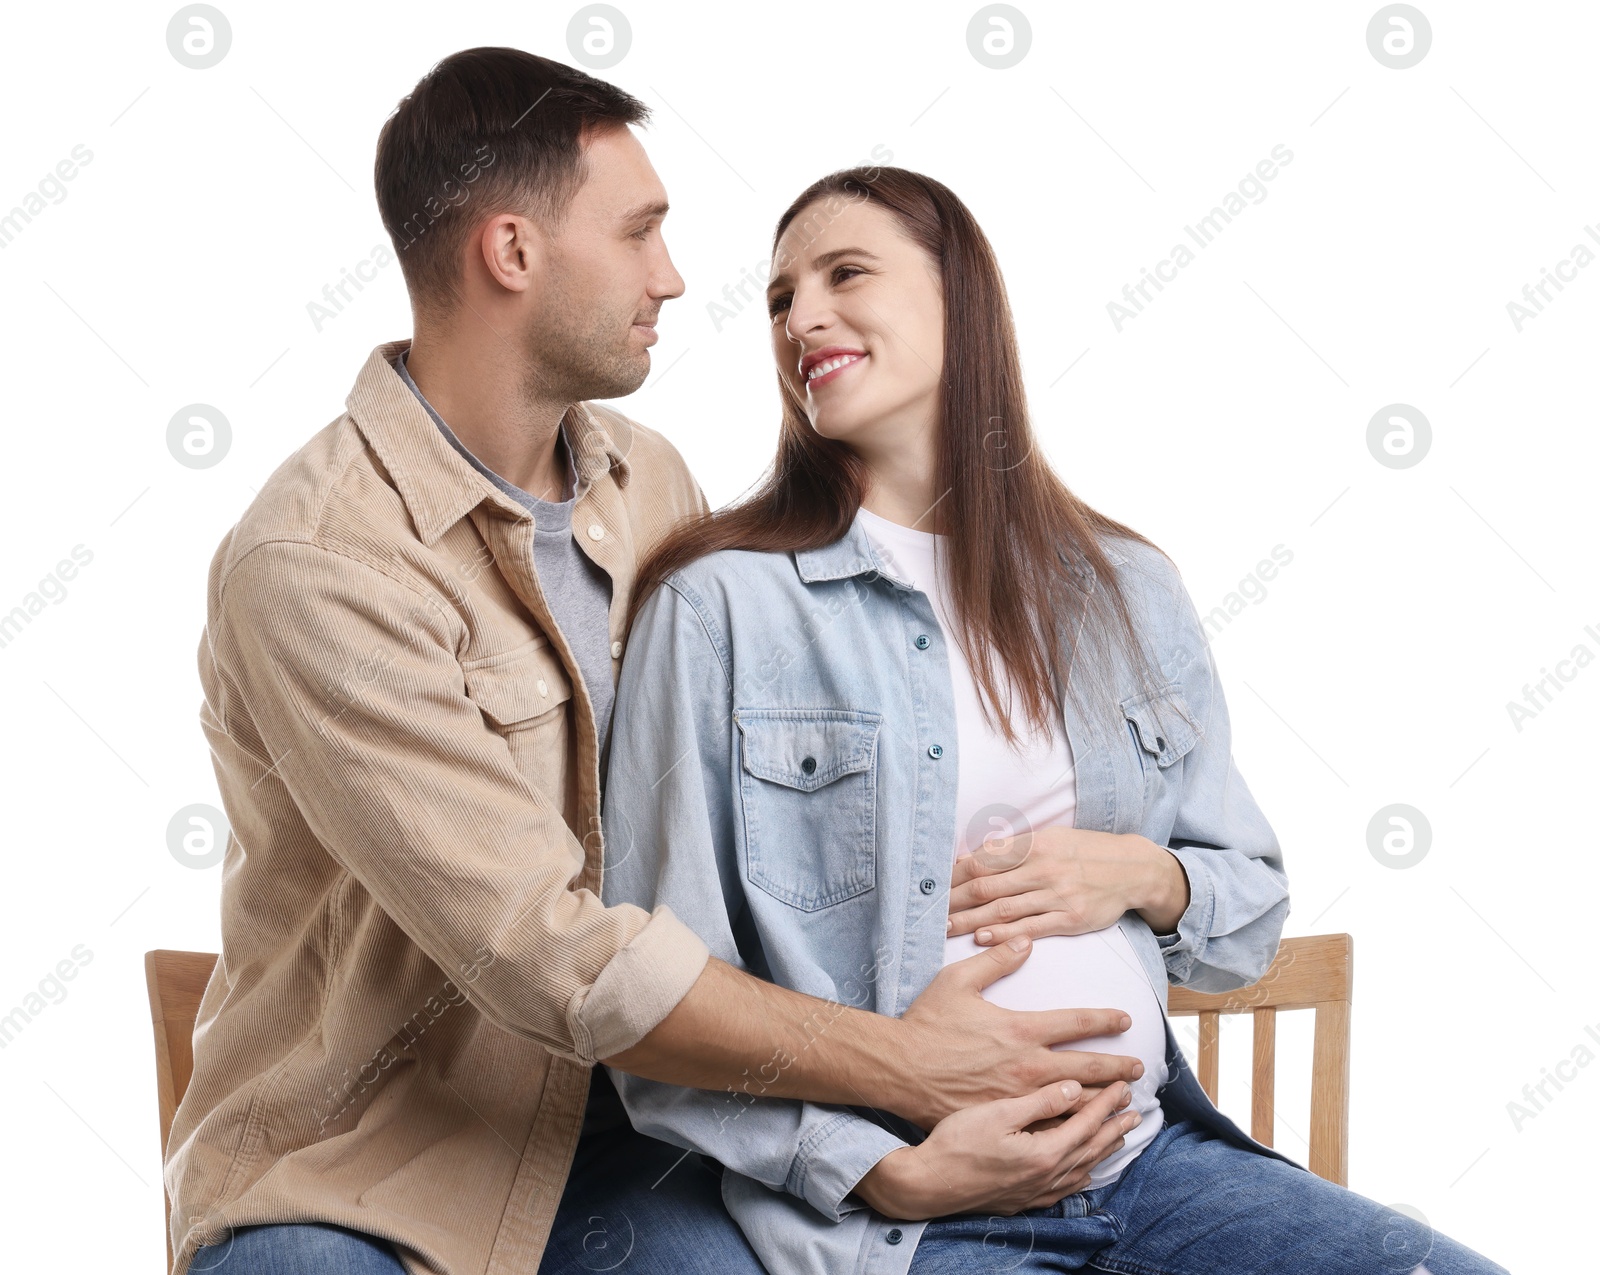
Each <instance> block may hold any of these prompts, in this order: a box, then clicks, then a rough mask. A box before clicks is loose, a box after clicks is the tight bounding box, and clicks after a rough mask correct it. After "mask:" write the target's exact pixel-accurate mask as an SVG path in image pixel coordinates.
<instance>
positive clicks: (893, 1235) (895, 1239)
mask: <svg viewBox="0 0 1600 1275" xmlns="http://www.w3.org/2000/svg"><path fill="white" fill-rule="evenodd" d="M883 1238H884V1239H886V1240H888V1241H889V1243H891V1244H898V1243H899V1242H900V1241H901V1240H903V1239H905V1235H904V1234H903V1233H902V1232H901V1230H900V1228H899V1227H898V1226H897V1227H895V1228H894V1230H892V1231H890V1232H889V1233H888V1234H887V1235H885V1236H884V1237H883Z"/></svg>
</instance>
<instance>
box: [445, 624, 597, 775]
mask: <svg viewBox="0 0 1600 1275" xmlns="http://www.w3.org/2000/svg"><path fill="white" fill-rule="evenodd" d="M461 673H462V676H463V678H464V679H465V680H466V687H467V695H468V696H469V697H470V698H471V699H472V701H473V702H474V703H475V704H477V706H478V707H479V709H481V710H482V712H483V715H484V718H485V719H486V724H487V725H488V727H489V729H491V730H493V731H494V732H495V733H496V734H498V735H501V736H504V737H505V740H506V743H507V745H508V746H509V747H510V750H511V756H512V760H513V761H515V762H516V765H517V769H518V770H520V771H521V772H522V773H523V775H524V776H526V777H527V779H528V781H529V782H530V783H531V784H532V785H533V786H534V787H535V788H537V789H539V790H540V791H541V792H543V793H544V794H545V795H546V796H548V797H549V798H550V799H551V801H552V802H553V803H554V804H556V805H558V806H564V805H565V802H566V798H567V778H568V759H567V753H568V751H569V750H568V743H569V742H570V732H569V730H568V723H567V707H568V702H569V701H570V700H571V699H572V680H571V679H570V678H569V677H568V676H567V673H566V670H565V669H564V668H562V666H561V657H560V656H559V655H557V654H556V650H555V648H554V647H553V646H551V645H550V643H549V641H548V640H547V639H545V638H543V637H539V638H535V639H534V640H533V641H531V642H529V643H527V644H526V645H524V646H519V647H515V648H513V649H512V650H509V651H503V652H501V653H500V654H498V655H490V656H486V657H485V658H483V659H481V660H476V661H473V662H472V663H470V664H464V665H462V667H461Z"/></svg>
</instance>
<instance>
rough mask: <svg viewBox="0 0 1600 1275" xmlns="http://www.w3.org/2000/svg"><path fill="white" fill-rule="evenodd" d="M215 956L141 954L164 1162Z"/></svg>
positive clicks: (169, 1240)
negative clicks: (152, 1031) (153, 1046)
mask: <svg viewBox="0 0 1600 1275" xmlns="http://www.w3.org/2000/svg"><path fill="white" fill-rule="evenodd" d="M216 963H217V955H216V953H215V952H168V951H154V952H146V953H145V954H144V981H145V984H146V986H147V987H148V988H149V991H150V1021H151V1023H152V1024H153V1025H154V1027H155V1035H156V1101H157V1104H158V1106H159V1109H160V1112H161V1156H162V1159H163V1160H165V1159H166V1154H167V1138H168V1137H169V1136H170V1135H171V1133H172V1117H173V1113H174V1112H176V1111H177V1109H178V1103H179V1102H180V1101H182V1099H183V1094H184V1090H186V1089H188V1087H189V1077H190V1076H191V1075H193V1074H194V1020H195V1015H196V1014H198V1013H199V1012H200V997H201V996H203V995H204V994H205V990H206V983H207V981H208V980H209V979H210V978H211V970H212V967H213V966H215V965H216ZM166 1194H167V1193H166V1189H165V1187H163V1188H162V1192H161V1195H162V1198H163V1199H164V1200H166V1214H165V1216H166V1220H167V1227H166V1231H167V1270H168V1272H169V1273H170V1272H171V1270H172V1201H171V1200H170V1199H167V1198H166Z"/></svg>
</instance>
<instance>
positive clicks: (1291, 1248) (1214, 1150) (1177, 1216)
mask: <svg viewBox="0 0 1600 1275" xmlns="http://www.w3.org/2000/svg"><path fill="white" fill-rule="evenodd" d="M891 1234H892V1233H891ZM1083 1269H1087V1270H1090V1271H1115V1272H1122V1273H1124V1275H1283V1273H1284V1272H1293V1273H1294V1275H1402V1273H1406V1275H1409V1273H1410V1272H1417V1275H1423V1272H1431V1275H1507V1272H1506V1270H1505V1268H1504V1267H1503V1266H1497V1265H1495V1263H1493V1262H1491V1261H1489V1260H1488V1259H1487V1258H1484V1257H1481V1256H1479V1255H1478V1254H1477V1253H1474V1252H1473V1251H1472V1250H1471V1249H1468V1248H1465V1247H1463V1246H1462V1245H1460V1244H1458V1243H1456V1241H1454V1240H1452V1239H1450V1238H1449V1237H1448V1236H1445V1235H1441V1234H1440V1233H1439V1232H1438V1231H1435V1230H1433V1229H1431V1228H1430V1227H1427V1226H1424V1225H1423V1224H1422V1223H1420V1222H1417V1221H1415V1220H1413V1219H1412V1218H1409V1217H1406V1216H1404V1215H1402V1214H1398V1213H1395V1212H1393V1211H1392V1210H1390V1209H1387V1208H1385V1207H1384V1206H1383V1205H1381V1204H1378V1203H1376V1202H1374V1201H1372V1200H1369V1199H1367V1198H1366V1196H1363V1195H1357V1194H1356V1193H1355V1192H1354V1191H1349V1190H1346V1189H1345V1188H1344V1187H1342V1186H1335V1185H1334V1184H1333V1183H1331V1182H1328V1181H1326V1180H1324V1179H1323V1178H1319V1177H1317V1176H1316V1175H1315V1174H1313V1173H1308V1172H1307V1171H1306V1170H1304V1169H1297V1168H1295V1167H1294V1166H1293V1165H1289V1164H1284V1163H1283V1162H1282V1161H1281V1160H1274V1159H1272V1158H1270V1157H1268V1156H1264V1155H1259V1154H1257V1153H1256V1152H1253V1151H1247V1150H1245V1149H1243V1148H1242V1147H1237V1146H1235V1145H1234V1144H1233V1143H1231V1142H1228V1141H1226V1140H1225V1139H1223V1138H1219V1137H1217V1136H1216V1135H1215V1134H1212V1133H1211V1132H1209V1131H1208V1130H1204V1129H1201V1128H1199V1127H1198V1126H1197V1125H1195V1124H1194V1123H1193V1122H1192V1121H1189V1120H1179V1121H1177V1122H1176V1123H1174V1124H1169V1125H1167V1126H1166V1127H1165V1128H1163V1129H1162V1130H1161V1132H1160V1133H1158V1134H1157V1135H1156V1136H1155V1138H1154V1139H1153V1140H1152V1141H1151V1142H1150V1145H1149V1146H1147V1147H1146V1148H1145V1149H1144V1150H1143V1151H1142V1152H1140V1154H1139V1155H1138V1157H1137V1158H1136V1159H1135V1160H1134V1161H1133V1162H1132V1163H1131V1164H1129V1165H1128V1167H1127V1168H1126V1169H1125V1170H1124V1171H1123V1174H1122V1176H1121V1177H1120V1178H1118V1179H1117V1180H1116V1181H1115V1182H1113V1183H1112V1184H1111V1185H1110V1186H1103V1187H1096V1188H1094V1189H1092V1190H1087V1191H1080V1192H1077V1193H1076V1194H1074V1195H1069V1196H1067V1197H1066V1198H1065V1199H1064V1200H1062V1201H1060V1202H1059V1203H1057V1204H1054V1205H1052V1206H1050V1207H1049V1208H1043V1209H1030V1210H1028V1211H1027V1212H1026V1213H1019V1214H1017V1215H1015V1216H1014V1217H981V1216H976V1215H962V1216H952V1217H947V1218H937V1219H935V1220H934V1221H932V1222H930V1223H928V1226H927V1228H926V1229H925V1230H924V1231H923V1233H922V1240H921V1242H920V1243H919V1244H918V1245H917V1251H916V1254H915V1255H914V1256H913V1258H912V1261H911V1271H910V1275H1036V1273H1037V1272H1044V1271H1076V1270H1083Z"/></svg>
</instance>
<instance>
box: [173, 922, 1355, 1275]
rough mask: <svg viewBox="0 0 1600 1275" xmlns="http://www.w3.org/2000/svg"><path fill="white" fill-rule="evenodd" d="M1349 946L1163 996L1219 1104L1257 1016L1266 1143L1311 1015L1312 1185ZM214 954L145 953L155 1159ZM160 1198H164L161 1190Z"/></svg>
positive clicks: (1253, 1127) (1345, 994) (1342, 1046)
mask: <svg viewBox="0 0 1600 1275" xmlns="http://www.w3.org/2000/svg"><path fill="white" fill-rule="evenodd" d="M1352 950H1353V944H1352V941H1351V938H1350V936H1349V935H1348V934H1318V935H1313V936H1311V937H1309V938H1292V939H1284V940H1283V942H1282V943H1281V944H1280V945H1279V947H1278V955H1277V957H1276V958H1275V959H1274V960H1273V962H1272V967H1271V968H1270V969H1268V970H1267V972H1266V974H1265V975H1264V976H1263V977H1262V978H1261V980H1260V981H1259V982H1256V983H1252V984H1251V985H1250V986H1249V987H1241V988H1239V990H1237V991H1233V992H1223V993H1221V994H1218V995H1206V994H1204V993H1201V992H1192V991H1189V990H1188V989H1187V988H1183V987H1173V988H1169V989H1168V1002H1167V1013H1168V1015H1169V1016H1171V1017H1177V1016H1179V1015H1184V1014H1196V1015H1198V1016H1199V1018H1200V1065H1199V1068H1198V1069H1197V1073H1196V1074H1197V1076H1198V1078H1199V1081H1200V1084H1201V1087H1202V1088H1204V1089H1205V1091H1206V1094H1207V1096H1208V1097H1209V1098H1210V1099H1211V1101H1212V1102H1216V1100H1217V1038H1218V1031H1219V1021H1218V1016H1219V1015H1221V1014H1243V1013H1246V1012H1248V1013H1250V1014H1252V1015H1253V1016H1254V1019H1255V1024H1254V1036H1255V1049H1254V1067H1253V1071H1252V1079H1251V1091H1252V1096H1251V1103H1250V1136H1251V1137H1252V1138H1254V1139H1255V1140H1256V1141H1257V1142H1260V1143H1262V1144H1263V1145H1265V1146H1269V1147H1270V1146H1271V1145H1272V1116H1273V1076H1274V1063H1275V1059H1276V1041H1277V1036H1276V1028H1277V1014H1278V1011H1279V1010H1280V1009H1283V1010H1290V1009H1313V1010H1315V1011H1316V1014H1317V1018H1316V1028H1315V1032H1316V1035H1315V1038H1314V1043H1313V1046H1312V1061H1311V1156H1310V1163H1309V1164H1308V1165H1307V1167H1308V1168H1309V1169H1311V1171H1312V1172H1313V1173H1315V1174H1317V1176H1318V1177H1322V1178H1326V1179H1327V1180H1328V1181H1329V1182H1336V1183H1338V1184H1339V1185H1340V1186H1347V1185H1348V1182H1347V1180H1346V1179H1347V1175H1348V1172H1349V1166H1348V1156H1349V1140H1350V984H1351V962H1352ZM216 962H217V957H216V953H214V952H169V951H154V952H146V953H145V954H144V972H145V982H146V983H147V984H148V986H149V989H150V1020H151V1022H152V1024H153V1025H154V1027H155V1038H156V1097H157V1101H158V1103H159V1106H160V1112H161V1153H162V1156H163V1158H164V1157H165V1156H166V1149H167V1138H168V1137H169V1136H170V1134H171V1133H172V1117H173V1113H174V1112H175V1111H176V1110H177V1108H178V1103H179V1102H180V1101H181V1100H182V1098H183V1094H184V1091H185V1090H186V1089H187V1088H188V1087H189V1077H190V1076H191V1075H192V1074H193V1072H194V1039H193V1038H194V1020H195V1016H196V1015H197V1014H198V1013H199V1011H200V998H201V996H202V995H204V994H205V990H206V983H207V982H208V981H209V980H210V978H211V970H212V967H213V966H215V965H216ZM162 1194H163V1197H165V1191H163V1192H162ZM166 1217H167V1269H168V1271H169V1272H170V1271H171V1269H172V1226H171V1217H172V1202H171V1201H170V1200H167V1202H166Z"/></svg>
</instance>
